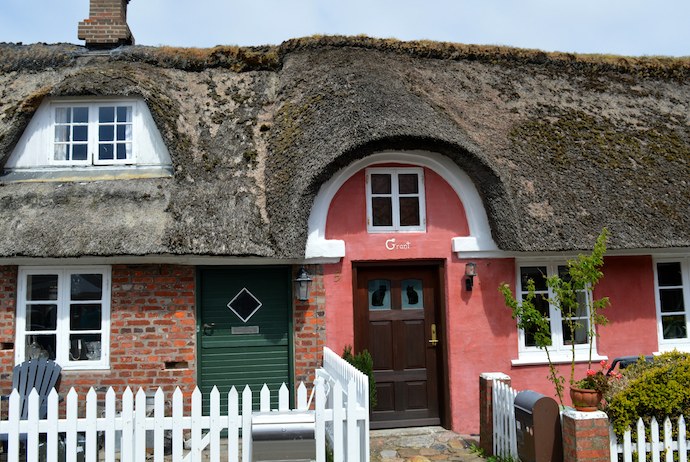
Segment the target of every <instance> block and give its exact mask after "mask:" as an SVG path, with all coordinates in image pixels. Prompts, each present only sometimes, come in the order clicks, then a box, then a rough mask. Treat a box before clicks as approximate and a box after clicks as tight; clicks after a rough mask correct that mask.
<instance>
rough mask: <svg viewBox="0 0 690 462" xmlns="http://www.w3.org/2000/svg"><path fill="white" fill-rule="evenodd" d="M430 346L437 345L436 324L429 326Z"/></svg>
mask: <svg viewBox="0 0 690 462" xmlns="http://www.w3.org/2000/svg"><path fill="white" fill-rule="evenodd" d="M429 343H431V346H436V345H437V344H438V338H436V324H432V325H431V340H429Z"/></svg>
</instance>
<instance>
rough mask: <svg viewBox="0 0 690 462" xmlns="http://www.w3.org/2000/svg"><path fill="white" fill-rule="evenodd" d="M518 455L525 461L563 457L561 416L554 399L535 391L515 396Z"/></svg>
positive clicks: (541, 461) (548, 461)
mask: <svg viewBox="0 0 690 462" xmlns="http://www.w3.org/2000/svg"><path fill="white" fill-rule="evenodd" d="M514 404H515V427H516V432H515V433H516V436H517V450H518V456H519V457H520V460H521V461H522V462H560V461H562V460H563V441H562V436H561V416H560V410H559V408H558V403H556V401H555V400H554V399H553V398H549V397H548V396H544V395H542V394H541V393H537V392H535V391H532V390H525V391H521V392H520V393H518V394H517V396H516V397H515V402H514Z"/></svg>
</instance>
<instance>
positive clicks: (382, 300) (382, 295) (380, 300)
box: [369, 279, 391, 310]
mask: <svg viewBox="0 0 690 462" xmlns="http://www.w3.org/2000/svg"><path fill="white" fill-rule="evenodd" d="M369 309H370V310H390V309H391V282H390V281H388V280H386V279H373V280H371V281H369Z"/></svg>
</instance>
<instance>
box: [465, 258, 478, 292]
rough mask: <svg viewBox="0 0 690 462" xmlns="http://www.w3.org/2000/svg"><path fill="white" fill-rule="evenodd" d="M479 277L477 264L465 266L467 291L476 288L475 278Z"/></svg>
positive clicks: (471, 263) (470, 263)
mask: <svg viewBox="0 0 690 462" xmlns="http://www.w3.org/2000/svg"><path fill="white" fill-rule="evenodd" d="M476 275H477V264H476V263H473V262H469V263H467V264H465V290H466V291H468V292H470V291H472V286H474V277H475V276H476Z"/></svg>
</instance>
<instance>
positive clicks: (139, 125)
mask: <svg viewBox="0 0 690 462" xmlns="http://www.w3.org/2000/svg"><path fill="white" fill-rule="evenodd" d="M139 104H140V103H139V102H138V101H137V100H134V99H99V100H89V101H84V100H59V101H54V102H52V103H51V107H50V112H51V115H50V116H51V134H50V137H49V139H50V146H49V149H48V150H47V152H48V163H49V165H53V166H61V167H64V166H80V167H89V166H91V165H96V166H109V165H114V166H117V165H132V164H136V163H137V159H136V157H137V156H136V153H137V139H138V138H139V137H140V133H141V132H142V130H143V129H144V128H143V121H142V116H141V110H140V108H139ZM104 106H131V108H132V141H131V144H132V152H131V156H130V158H128V159H116V158H115V157H117V153H113V157H114V158H113V159H106V160H101V159H99V158H98V148H99V138H98V137H99V133H98V132H99V130H98V129H99V126H100V125H101V123H100V121H99V118H98V113H99V108H101V107H104ZM74 107H86V108H88V110H89V120H88V124H87V127H88V139H87V155H86V160H59V159H55V143H56V141H55V127H56V125H57V123H58V122H57V109H58V108H74ZM107 125H109V124H107Z"/></svg>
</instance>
